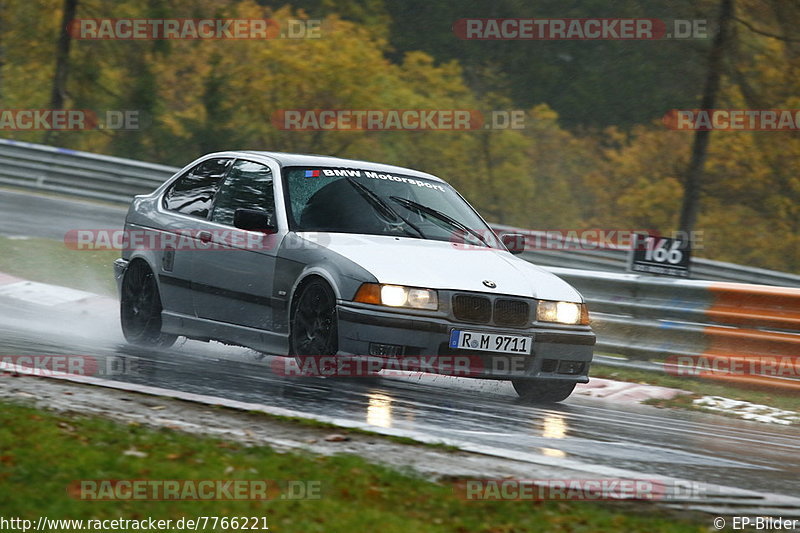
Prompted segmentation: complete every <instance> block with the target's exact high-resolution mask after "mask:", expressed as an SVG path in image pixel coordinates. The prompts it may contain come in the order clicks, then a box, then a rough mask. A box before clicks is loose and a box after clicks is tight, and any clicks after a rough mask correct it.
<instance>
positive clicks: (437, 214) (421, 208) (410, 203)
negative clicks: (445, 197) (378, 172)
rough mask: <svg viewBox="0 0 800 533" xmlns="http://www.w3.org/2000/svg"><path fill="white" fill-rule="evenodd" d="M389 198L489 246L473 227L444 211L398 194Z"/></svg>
mask: <svg viewBox="0 0 800 533" xmlns="http://www.w3.org/2000/svg"><path fill="white" fill-rule="evenodd" d="M389 199H390V200H392V201H393V202H397V203H398V204H400V205H402V206H403V207H405V208H406V209H410V210H412V211H417V212H419V213H424V214H427V215H430V216H432V217H434V218H436V219H439V220H441V221H442V222H444V223H445V224H448V225H450V226H452V227H454V228H456V229H459V230H461V231H464V232H466V233H469V234H470V235H472V236H473V237H475V238H477V239H478V240H479V241H481V242H482V243H483V244H485V245H486V246H487V247H488V248H491V245H489V243H488V242H486V239H484V238H483V235H481V234H480V233H478V232H477V231H475V230H474V229H471V228H468V227H467V226H466V225H464V224H462V223H461V222H459V221H458V220H456V219H454V218H453V217H451V216H450V215H448V214H446V213H442V212H441V211H438V210H436V209H434V208H432V207H428V206H427V205H423V204H420V203H417V202H415V201H414V200H409V199H408V198H400V197H399V196H390V197H389Z"/></svg>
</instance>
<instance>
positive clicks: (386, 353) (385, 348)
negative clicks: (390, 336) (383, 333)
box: [369, 342, 403, 357]
mask: <svg viewBox="0 0 800 533" xmlns="http://www.w3.org/2000/svg"><path fill="white" fill-rule="evenodd" d="M369 354H370V355H380V356H383V357H397V356H398V355H402V354H403V347H402V346H399V345H397V344H378V343H377V342H371V343H369Z"/></svg>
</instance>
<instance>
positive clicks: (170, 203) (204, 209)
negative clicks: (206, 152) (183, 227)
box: [164, 158, 233, 218]
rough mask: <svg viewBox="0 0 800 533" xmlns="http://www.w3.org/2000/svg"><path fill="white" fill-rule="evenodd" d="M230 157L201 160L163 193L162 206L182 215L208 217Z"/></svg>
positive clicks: (229, 162) (228, 166)
mask: <svg viewBox="0 0 800 533" xmlns="http://www.w3.org/2000/svg"><path fill="white" fill-rule="evenodd" d="M232 161H233V160H232V159H226V158H215V159H209V160H207V161H203V162H202V163H200V164H199V165H197V166H196V167H194V168H193V169H191V170H190V171H188V172H187V173H186V174H184V175H183V176H181V177H180V178H178V179H177V180H176V181H175V183H173V184H172V186H171V187H170V188H169V189H167V192H166V194H165V195H164V207H165V208H166V209H169V210H171V211H177V212H179V213H183V214H184V215H192V216H195V217H200V218H207V217H208V210H209V208H210V207H211V201H212V200H213V199H214V195H215V194H216V192H217V189H219V185H220V183H221V182H222V178H224V177H225V174H226V173H227V172H228V168H230V166H231V162H232Z"/></svg>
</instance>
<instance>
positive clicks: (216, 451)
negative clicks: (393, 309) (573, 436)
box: [0, 403, 707, 533]
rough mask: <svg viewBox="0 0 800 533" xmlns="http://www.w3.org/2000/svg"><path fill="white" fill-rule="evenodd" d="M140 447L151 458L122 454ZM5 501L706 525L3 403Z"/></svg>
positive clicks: (368, 527) (1, 488)
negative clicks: (232, 486) (131, 494)
mask: <svg viewBox="0 0 800 533" xmlns="http://www.w3.org/2000/svg"><path fill="white" fill-rule="evenodd" d="M132 449H135V450H137V451H138V452H141V453H143V454H146V457H137V456H131V455H125V454H124V452H125V451H126V450H132ZM0 450H2V451H1V452H0V508H2V510H3V515H4V516H5V517H11V516H15V517H21V518H26V519H31V520H34V521H35V520H36V519H37V518H38V517H39V516H41V515H44V516H47V517H49V518H72V519H81V518H83V519H87V518H97V519H113V518H120V517H121V518H139V519H141V518H147V517H153V518H156V519H174V520H177V519H179V518H182V517H196V516H228V517H232V516H266V517H267V524H268V525H269V527H270V530H271V531H303V532H340V531H341V532H345V531H381V532H386V533H390V532H395V531H397V532H402V533H407V532H409V531H415V532H429V531H455V532H487V533H488V532H495V533H499V532H507V533H509V532H515V531H520V532H522V531H548V532H567V531H569V532H587V533H588V532H593V533H595V532H599V533H602V532H612V531H613V532H617V531H631V532H633V531H642V532H658V531H663V532H684V531H687V532H688V531H696V532H699V531H705V530H706V529H707V527H706V526H707V525H704V524H703V523H704V522H705V520H704V518H705V517H701V518H700V519H698V518H697V516H695V517H694V518H695V519H696V520H698V521H695V522H693V521H690V520H689V518H687V517H686V516H678V515H676V514H673V513H669V512H668V511H663V510H661V509H659V508H656V507H655V506H653V505H648V504H631V503H628V504H611V503H609V504H599V503H589V502H540V503H536V502H514V501H506V502H465V501H463V500H461V499H460V498H459V497H457V496H456V494H455V493H454V491H453V490H452V488H451V486H449V485H443V484H436V483H432V482H429V481H426V480H423V479H421V478H419V477H416V476H415V475H412V474H408V473H402V472H399V471H397V470H393V469H390V468H385V467H381V466H376V465H372V464H369V463H367V462H365V461H364V460H362V459H360V458H358V457H354V456H345V455H341V456H335V457H319V456H313V455H309V454H295V453H279V452H276V451H275V450H272V449H271V448H268V447H245V446H243V445H240V444H236V443H230V442H226V441H222V440H219V439H213V438H202V437H197V436H192V435H187V434H183V433H180V432H177V431H172V430H152V429H148V428H144V427H139V426H131V425H129V426H123V425H119V424H117V423H114V422H112V421H109V420H105V419H100V418H89V417H85V416H82V415H73V414H70V415H56V414H52V413H50V412H46V411H42V410H38V409H33V408H29V407H23V406H19V405H15V404H9V403H4V404H0ZM82 479H89V480H99V479H116V480H123V479H167V480H184V479H195V480H203V479H205V480H223V479H236V480H243V479H249V480H264V479H269V480H284V481H288V480H306V481H311V480H313V481H319V483H320V488H321V493H320V495H321V498H319V499H314V500H311V499H309V500H274V501H267V502H264V501H260V502H259V501H243V500H234V501H230V500H229V501H218V502H208V501H206V502H201V501H153V502H148V501H120V502H110V501H83V500H79V499H76V498H75V497H74V496H71V495H70V494H68V487H69V486H70V483H72V482H74V481H76V480H82Z"/></svg>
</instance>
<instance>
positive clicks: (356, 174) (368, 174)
mask: <svg viewBox="0 0 800 533" xmlns="http://www.w3.org/2000/svg"><path fill="white" fill-rule="evenodd" d="M309 172H312V171H310V170H306V177H309V174H308V173H309ZM313 172H316V173H317V175H319V171H318V170H314V171H313ZM322 175H324V176H341V177H346V178H369V179H374V180H387V181H396V182H399V183H407V184H409V185H416V186H417V187H426V188H428V189H434V190H437V191H441V192H445V188H444V187H442V186H441V185H439V184H436V183H431V182H430V181H425V180H418V179H414V178H408V177H405V176H395V175H394V174H383V173H380V172H372V171H369V170H364V171H362V170H355V169H350V168H324V169H322Z"/></svg>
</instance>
